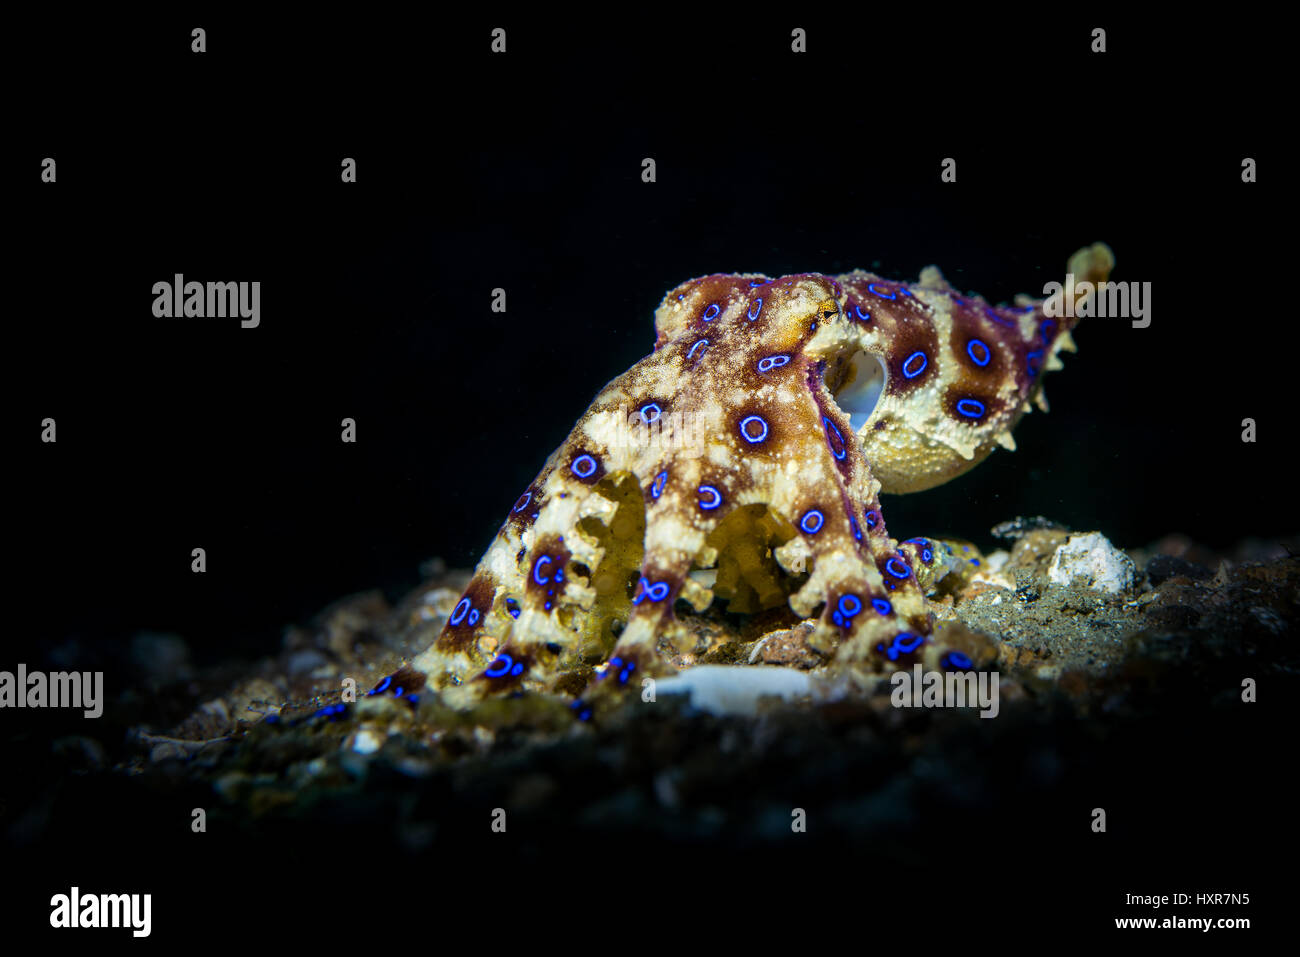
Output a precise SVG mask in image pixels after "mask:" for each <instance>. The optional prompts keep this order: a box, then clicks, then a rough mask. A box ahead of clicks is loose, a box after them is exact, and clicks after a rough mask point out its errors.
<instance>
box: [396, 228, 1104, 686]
mask: <svg viewBox="0 0 1300 957" xmlns="http://www.w3.org/2000/svg"><path fill="white" fill-rule="evenodd" d="M1112 264H1113V259H1112V257H1111V254H1110V251H1109V250H1108V249H1107V248H1106V247H1105V246H1103V245H1101V244H1097V245H1095V246H1093V247H1090V248H1088V249H1084V250H1080V251H1079V252H1078V253H1076V254H1075V256H1074V258H1072V259H1071V261H1070V267H1069V268H1070V269H1071V271H1073V272H1074V273H1075V274H1076V275H1078V276H1082V277H1087V278H1089V279H1092V280H1094V281H1097V280H1101V279H1104V278H1105V277H1106V275H1107V274H1108V273H1109V270H1110V267H1111V265H1112ZM1076 322H1077V320H1075V319H1072V318H1050V317H1048V316H1047V315H1045V314H1044V312H1043V303H1042V301H1041V300H1033V299H1030V298H1028V297H1025V296H1021V297H1017V300H1016V304H1015V305H1014V306H1010V307H1007V306H993V305H990V304H989V303H987V302H986V301H984V300H983V299H982V298H980V297H977V296H967V295H965V294H962V293H959V292H958V291H957V290H955V289H953V288H952V287H951V286H950V285H949V284H948V283H947V282H946V281H945V280H944V278H943V277H942V275H940V273H939V271H938V269H936V268H934V267H930V268H928V269H926V270H924V271H923V272H922V274H921V277H920V279H919V281H917V282H915V283H902V282H898V281H894V280H888V279H884V278H882V277H880V276H876V275H873V274H871V273H867V272H853V273H849V274H847V275H842V276H837V277H831V276H825V275H821V274H819V273H806V274H800V275H792V276H784V277H781V278H779V279H769V278H767V277H765V276H761V275H711V276H704V277H701V278H698V279H693V280H690V281H689V282H686V283H683V284H682V285H681V286H679V287H677V288H676V289H674V290H672V291H671V292H669V293H668V295H667V296H665V298H664V300H663V302H662V303H661V304H660V306H659V308H658V310H657V311H656V313H655V329H656V333H657V336H656V341H655V348H654V351H653V352H652V353H651V354H650V355H649V356H647V357H646V358H645V359H643V360H641V361H640V362H638V363H637V364H636V365H634V366H633V367H632V368H631V369H629V370H628V371H627V372H626V373H624V374H623V375H621V376H619V377H618V378H617V379H615V380H614V381H613V382H611V383H609V385H607V386H606V387H605V388H604V389H603V390H602V391H601V392H600V394H599V395H598V396H597V397H596V399H595V401H594V402H593V403H592V405H591V407H590V408H589V409H588V410H587V411H586V412H585V413H584V414H583V415H582V417H581V418H579V419H578V421H577V424H576V425H575V426H574V428H573V430H572V432H571V433H570V434H569V437H568V438H567V439H566V440H565V442H564V444H563V445H561V446H560V447H559V448H558V449H557V450H556V451H555V452H554V453H553V454H552V455H551V457H550V459H549V460H548V461H547V462H546V465H545V467H544V468H543V469H542V471H541V473H540V474H539V475H538V476H537V478H536V479H535V480H534V481H533V483H532V484H531V485H530V486H529V487H528V488H527V489H525V490H524V492H523V493H522V494H521V495H520V497H519V499H518V501H517V502H516V503H515V505H514V506H513V507H512V508H511V510H510V512H509V514H508V516H507V518H506V521H505V523H504V524H503V525H502V527H501V529H500V531H499V532H498V534H497V537H496V540H495V541H494V542H493V543H492V545H491V547H490V548H489V549H488V551H487V553H486V554H485V555H484V556H483V558H482V560H481V561H480V562H479V565H478V567H477V569H476V570H475V572H474V576H473V579H472V581H471V583H470V585H469V587H468V588H467V590H466V591H465V593H464V595H463V597H462V598H461V600H460V602H459V603H458V604H457V606H456V608H455V609H454V610H453V612H452V613H451V616H450V618H449V619H448V621H447V623H446V625H445V626H444V627H443V629H442V632H441V634H440V635H439V636H438V638H437V639H436V640H435V641H434V642H433V644H432V645H431V646H430V647H429V648H428V649H427V650H426V651H425V652H424V653H423V654H421V655H419V656H418V657H417V658H416V659H415V660H414V661H413V662H412V663H411V664H412V666H413V667H414V668H415V669H416V670H418V671H420V672H423V673H424V674H426V675H427V676H428V680H429V683H430V685H431V686H432V687H434V688H437V689H439V693H440V695H441V696H442V698H443V700H445V701H447V702H449V703H451V704H453V705H456V706H467V705H469V704H472V703H473V702H474V701H476V700H478V699H480V698H481V697H483V696H484V695H487V694H497V693H513V692H516V691H518V690H521V689H524V690H546V691H556V690H560V691H566V692H568V693H574V692H575V691H576V690H580V689H581V683H582V682H584V681H586V680H587V678H588V677H590V676H591V675H592V673H593V671H592V668H593V664H595V665H597V667H596V668H595V676H596V677H597V678H599V679H602V680H606V679H609V680H607V681H606V686H617V685H620V684H623V685H626V684H628V683H629V682H634V679H639V678H640V677H642V676H643V675H645V674H660V673H664V672H666V671H669V670H671V669H670V667H669V665H668V664H667V661H666V655H665V653H664V649H665V648H671V647H672V646H673V645H674V644H675V643H677V642H679V641H680V640H681V639H683V638H684V637H685V629H684V627H683V625H682V623H681V620H680V618H679V612H678V610H676V609H675V607H674V606H675V605H676V604H677V603H678V601H679V600H681V601H683V602H685V604H686V605H689V606H690V608H692V609H694V610H695V611H696V612H701V611H704V610H705V609H707V608H708V607H709V606H710V605H711V604H712V603H713V602H714V601H715V600H716V599H719V598H720V599H724V600H725V601H726V602H727V607H728V610H730V611H740V612H753V611H762V610H765V609H770V608H772V607H774V606H776V605H779V604H781V603H783V602H785V603H788V605H789V607H790V608H791V609H792V610H793V611H794V612H795V613H796V614H797V615H799V616H801V617H810V616H813V615H817V622H816V627H815V629H814V631H813V634H812V637H811V638H810V640H809V643H810V645H811V646H812V647H814V648H816V649H817V650H819V651H822V652H823V653H825V654H827V655H828V656H829V657H830V659H831V663H832V666H841V665H842V666H845V667H854V668H865V669H869V670H892V669H894V668H900V667H910V666H911V665H912V663H914V662H916V661H925V662H927V663H931V664H933V663H934V662H936V661H941V662H943V663H944V664H947V665H948V666H953V665H952V661H955V662H957V665H956V666H960V665H961V664H962V663H963V662H965V663H967V664H968V663H969V662H968V661H967V660H966V659H965V657H964V656H962V655H955V656H954V657H953V658H952V659H951V660H948V659H947V658H946V656H945V655H944V652H943V649H938V648H935V647H933V645H932V642H931V640H930V639H931V635H932V632H933V627H932V616H931V614H930V612H929V608H928V605H927V602H926V598H925V594H924V592H925V590H926V588H927V587H928V586H929V585H930V584H931V583H932V582H933V581H934V580H935V579H936V577H937V573H936V572H935V570H934V569H932V568H931V567H929V566H930V565H931V564H934V565H935V567H936V568H939V569H940V572H939V573H938V574H941V573H942V570H944V568H946V566H945V562H947V563H949V564H950V563H951V556H952V551H951V549H949V548H947V547H946V546H943V545H942V544H939V543H933V542H931V541H930V540H927V539H911V540H909V541H908V542H906V543H903V544H902V545H900V544H899V543H898V542H896V541H895V540H894V539H893V538H891V537H890V535H889V533H888V531H887V529H886V526H885V522H884V519H883V517H882V516H881V512H880V500H879V495H880V493H881V492H882V491H884V492H911V491H917V490H921V489H927V488H931V487H933V486H935V485H938V484H940V483H942V482H946V481H948V480H949V479H951V478H954V477H955V476H957V475H960V474H961V473H963V472H965V471H966V470H967V469H970V468H972V467H973V466H974V465H976V464H978V463H979V462H980V461H981V460H982V459H983V458H984V457H986V456H987V455H988V454H989V453H990V452H991V451H992V450H993V448H994V447H995V446H997V445H1002V446H1003V447H1005V448H1007V449H1014V447H1015V444H1014V442H1013V441H1012V438H1011V430H1012V429H1013V428H1014V427H1015V425H1016V423H1017V422H1018V421H1019V419H1020V417H1021V416H1022V415H1023V414H1024V413H1025V412H1027V411H1029V409H1030V403H1031V402H1034V401H1037V402H1038V404H1039V405H1040V406H1041V407H1043V408H1046V406H1045V402H1044V400H1043V398H1042V379H1043V375H1044V373H1046V372H1048V371H1052V370H1055V369H1059V368H1060V367H1061V363H1060V359H1059V358H1058V353H1059V352H1060V351H1061V350H1062V349H1065V350H1073V348H1074V345H1073V342H1072V340H1071V338H1070V328H1071V326H1072V325H1074V324H1075V323H1076ZM927 559H929V561H927ZM918 576H919V580H918ZM684 607H685V606H683V608H684ZM601 662H603V664H601ZM575 675H581V676H583V677H582V678H581V679H580V680H579V682H578V687H577V688H575V687H574V676H575ZM566 679H567V680H566Z"/></svg>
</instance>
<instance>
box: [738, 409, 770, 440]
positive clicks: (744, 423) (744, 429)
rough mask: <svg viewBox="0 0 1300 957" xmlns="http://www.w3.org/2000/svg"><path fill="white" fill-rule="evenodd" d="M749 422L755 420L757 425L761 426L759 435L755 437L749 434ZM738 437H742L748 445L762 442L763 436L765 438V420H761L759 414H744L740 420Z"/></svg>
mask: <svg viewBox="0 0 1300 957" xmlns="http://www.w3.org/2000/svg"><path fill="white" fill-rule="evenodd" d="M750 422H757V423H758V424H759V425H761V426H762V427H763V433H762V435H759V436H758V437H757V438H755V437H754V436H752V435H750V434H749V428H748V426H749V423H750ZM740 437H741V438H742V439H744V440H745V441H746V442H748V443H749V444H750V445H757V444H758V443H759V442H762V441H763V440H764V439H765V438H767V422H765V421H764V420H763V417H762V416H759V415H747V416H745V417H744V418H743V419H741V420H740Z"/></svg>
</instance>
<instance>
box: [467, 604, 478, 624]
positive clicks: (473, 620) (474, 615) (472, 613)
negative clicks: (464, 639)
mask: <svg viewBox="0 0 1300 957" xmlns="http://www.w3.org/2000/svg"><path fill="white" fill-rule="evenodd" d="M478 619H479V613H478V609H477V608H471V609H470V610H469V624H470V627H471V628H473V627H474V626H475V625H477V624H478Z"/></svg>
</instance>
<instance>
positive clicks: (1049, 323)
mask: <svg viewBox="0 0 1300 957" xmlns="http://www.w3.org/2000/svg"><path fill="white" fill-rule="evenodd" d="M1049 328H1050V330H1051V331H1050V332H1049V331H1048V330H1049ZM1055 333H1056V320H1055V319H1044V320H1043V321H1042V322H1040V323H1039V324H1038V335H1039V337H1040V338H1041V339H1042V340H1043V341H1044V342H1047V341H1048V340H1049V339H1051V338H1052V336H1053V335H1055Z"/></svg>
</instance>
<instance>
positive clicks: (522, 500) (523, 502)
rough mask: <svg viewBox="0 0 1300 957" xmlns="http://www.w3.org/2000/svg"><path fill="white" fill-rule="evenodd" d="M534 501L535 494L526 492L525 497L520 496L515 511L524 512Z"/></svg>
mask: <svg viewBox="0 0 1300 957" xmlns="http://www.w3.org/2000/svg"><path fill="white" fill-rule="evenodd" d="M532 500H533V493H532V492H525V493H524V494H523V495H521V496H519V501H517V502H515V508H514V510H515V511H516V512H522V511H523V510H524V509H526V508H527V507H528V503H529V502H531V501H532Z"/></svg>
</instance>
